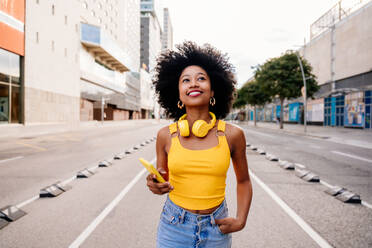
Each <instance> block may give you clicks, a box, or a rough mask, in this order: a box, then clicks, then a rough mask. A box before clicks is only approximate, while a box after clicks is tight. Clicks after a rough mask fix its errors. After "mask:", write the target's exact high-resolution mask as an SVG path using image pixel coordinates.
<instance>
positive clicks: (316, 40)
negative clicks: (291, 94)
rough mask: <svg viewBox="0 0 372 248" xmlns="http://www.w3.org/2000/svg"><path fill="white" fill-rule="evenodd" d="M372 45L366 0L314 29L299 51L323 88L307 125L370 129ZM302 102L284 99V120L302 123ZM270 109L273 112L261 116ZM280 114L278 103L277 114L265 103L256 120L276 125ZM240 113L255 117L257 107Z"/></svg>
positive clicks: (333, 12)
mask: <svg viewBox="0 0 372 248" xmlns="http://www.w3.org/2000/svg"><path fill="white" fill-rule="evenodd" d="M371 41H372V2H371V1H368V0H362V1H351V0H341V1H339V2H338V3H337V4H336V5H335V6H334V7H333V8H331V9H330V10H329V11H328V12H326V13H325V14H324V15H323V16H322V17H320V18H319V19H318V20H317V21H316V22H314V23H313V24H312V25H311V40H310V42H308V43H306V44H305V45H304V46H303V47H302V48H301V49H300V50H299V52H300V54H301V55H302V56H303V57H304V58H305V59H306V60H307V61H309V62H310V64H311V66H312V67H313V73H314V74H315V75H316V77H317V82H318V84H319V85H320V86H321V87H320V90H319V91H318V92H317V93H316V94H315V99H308V100H307V108H306V119H307V122H308V123H310V124H317V125H325V126H339V127H353V128H364V129H368V130H372V124H371V116H372V42H371ZM302 101H303V100H302V98H299V99H290V100H288V101H285V103H284V106H283V112H284V115H283V121H285V122H292V123H303V122H304V108H303V104H302ZM276 104H277V103H276ZM270 109H272V111H271V112H272V113H273V114H271V115H265V116H264V117H263V115H262V114H260V113H261V112H262V111H264V112H265V111H266V112H267V113H268V112H270ZM279 111H280V106H278V105H277V106H276V111H274V108H273V107H272V106H269V105H266V106H265V107H264V108H263V109H259V110H258V111H257V112H258V113H257V116H258V119H259V120H262V121H276V119H277V117H278V116H279ZM241 112H242V113H243V112H244V113H249V114H245V115H246V116H248V118H251V119H252V118H253V116H254V115H253V108H248V109H245V110H242V111H241ZM275 113H276V114H275Z"/></svg>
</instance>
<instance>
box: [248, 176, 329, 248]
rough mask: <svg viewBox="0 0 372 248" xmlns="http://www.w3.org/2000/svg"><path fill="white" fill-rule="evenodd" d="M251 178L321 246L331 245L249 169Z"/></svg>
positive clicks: (323, 247) (325, 247)
mask: <svg viewBox="0 0 372 248" xmlns="http://www.w3.org/2000/svg"><path fill="white" fill-rule="evenodd" d="M249 173H250V175H251V176H252V178H253V179H254V180H255V181H256V182H257V183H258V184H259V185H260V186H261V187H262V188H263V189H264V190H265V191H266V193H267V194H269V196H270V197H271V198H272V199H273V200H274V201H275V202H276V203H277V204H278V205H279V206H280V207H281V208H282V209H283V210H284V211H285V212H286V213H287V214H288V215H289V216H290V217H291V218H292V219H293V220H294V221H295V222H296V223H297V224H298V225H299V226H300V227H301V228H302V229H303V230H304V231H305V232H306V233H307V234H308V235H309V236H310V237H311V238H312V239H313V240H314V241H315V242H316V243H317V244H318V245H319V246H320V247H322V248H331V247H332V246H331V245H330V244H329V243H328V242H327V241H326V240H325V239H323V238H322V237H321V236H320V235H319V234H318V233H317V232H316V231H315V230H314V229H312V228H311V226H309V225H308V224H307V223H306V222H305V221H304V220H303V219H302V218H301V217H300V216H298V215H297V214H296V212H295V211H293V210H292V209H291V208H290V207H289V206H288V205H287V204H286V203H285V202H284V201H283V200H282V199H280V197H279V196H278V195H276V194H275V193H274V192H273V191H272V190H271V189H270V188H269V187H268V186H267V185H266V184H265V183H264V182H262V181H261V180H260V179H259V178H258V177H257V176H256V175H255V174H254V173H253V172H252V171H251V170H249Z"/></svg>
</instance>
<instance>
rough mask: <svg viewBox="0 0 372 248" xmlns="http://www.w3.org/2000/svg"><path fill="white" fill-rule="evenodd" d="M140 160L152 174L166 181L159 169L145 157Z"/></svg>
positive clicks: (160, 180)
mask: <svg viewBox="0 0 372 248" xmlns="http://www.w3.org/2000/svg"><path fill="white" fill-rule="evenodd" d="M139 161H140V162H141V163H142V164H143V166H144V167H145V168H146V169H147V170H148V171H149V172H150V173H151V174H154V175H155V176H156V179H157V180H158V181H159V182H160V183H165V182H166V181H165V180H164V178H163V177H162V176H161V175H160V173H159V171H158V170H157V169H155V167H154V166H153V165H152V164H151V163H150V162H149V161H147V160H145V159H143V158H140V159H139Z"/></svg>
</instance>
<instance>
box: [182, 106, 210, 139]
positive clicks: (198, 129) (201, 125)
mask: <svg viewBox="0 0 372 248" xmlns="http://www.w3.org/2000/svg"><path fill="white" fill-rule="evenodd" d="M209 115H210V116H211V117H212V120H211V122H210V123H209V124H208V123H207V122H206V121H204V120H197V121H195V122H194V124H193V125H192V129H191V131H192V133H193V134H194V135H195V136H196V137H200V138H201V137H204V136H206V135H207V133H208V132H209V130H211V129H212V128H213V127H214V124H216V116H215V115H214V114H213V113H212V112H209ZM186 116H187V114H184V115H183V116H181V118H180V119H179V120H178V129H179V130H180V134H181V136H184V137H187V136H189V135H190V129H189V123H188V122H187V120H185V119H186Z"/></svg>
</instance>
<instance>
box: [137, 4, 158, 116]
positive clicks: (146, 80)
mask: <svg viewBox="0 0 372 248" xmlns="http://www.w3.org/2000/svg"><path fill="white" fill-rule="evenodd" d="M160 11H162V10H161V9H160V4H159V2H155V0H141V42H140V44H141V46H140V51H141V55H140V58H141V65H142V68H143V71H141V89H142V90H143V92H141V97H142V105H141V115H142V116H143V117H145V116H147V117H149V116H153V117H155V118H159V117H160V107H159V105H158V104H157V103H156V99H155V94H154V90H153V89H152V86H151V85H152V84H151V73H152V70H153V69H154V67H155V66H156V57H157V56H158V55H159V54H160V52H161V50H162V33H163V32H162V27H161V25H160V22H159V20H162V19H159V17H162V16H163V13H160ZM148 87H150V88H148ZM147 95H152V96H153V101H147V100H146V99H145V97H147Z"/></svg>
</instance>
